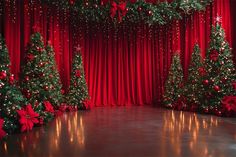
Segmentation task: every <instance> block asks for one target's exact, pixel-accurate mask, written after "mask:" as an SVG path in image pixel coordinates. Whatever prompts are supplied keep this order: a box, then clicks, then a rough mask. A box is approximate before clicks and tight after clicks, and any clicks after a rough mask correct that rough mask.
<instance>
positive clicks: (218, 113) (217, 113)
mask: <svg viewBox="0 0 236 157" xmlns="http://www.w3.org/2000/svg"><path fill="white" fill-rule="evenodd" d="M215 114H216V115H217V116H219V117H221V116H222V112H221V111H220V110H218V109H215Z"/></svg>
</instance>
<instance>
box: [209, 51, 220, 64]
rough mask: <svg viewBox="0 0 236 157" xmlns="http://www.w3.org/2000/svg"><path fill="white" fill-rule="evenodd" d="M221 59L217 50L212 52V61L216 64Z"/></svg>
mask: <svg viewBox="0 0 236 157" xmlns="http://www.w3.org/2000/svg"><path fill="white" fill-rule="evenodd" d="M218 58H219V53H218V52H217V51H216V50H212V51H211V52H210V60H212V61H214V62H216V61H217V60H218Z"/></svg>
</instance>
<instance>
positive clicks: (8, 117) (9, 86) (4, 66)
mask: <svg viewBox="0 0 236 157" xmlns="http://www.w3.org/2000/svg"><path fill="white" fill-rule="evenodd" d="M9 67H10V59H9V54H8V50H7V47H6V44H5V41H4V39H3V38H2V36H1V35H0V117H1V118H0V119H3V120H4V124H3V129H4V130H5V131H6V132H7V133H12V132H14V131H15V130H16V129H17V128H18V124H19V123H18V119H17V110H19V109H21V107H22V106H23V105H25V104H26V100H25V99H24V97H23V95H22V93H21V91H20V90H19V89H18V88H17V87H16V84H15V80H14V75H12V74H11V73H10V68H9ZM0 129H1V128H0Z"/></svg>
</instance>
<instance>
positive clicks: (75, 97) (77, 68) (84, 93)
mask: <svg viewBox="0 0 236 157" xmlns="http://www.w3.org/2000/svg"><path fill="white" fill-rule="evenodd" d="M67 98H68V103H69V104H70V105H73V106H77V107H78V108H79V109H84V108H85V106H84V105H83V102H84V101H85V100H86V99H88V98H89V94H88V87H87V83H86V80H85V74H84V67H83V61H82V55H81V50H80V47H79V46H78V47H77V49H76V52H75V56H74V59H73V64H72V72H71V81H70V88H69V92H68V97H67Z"/></svg>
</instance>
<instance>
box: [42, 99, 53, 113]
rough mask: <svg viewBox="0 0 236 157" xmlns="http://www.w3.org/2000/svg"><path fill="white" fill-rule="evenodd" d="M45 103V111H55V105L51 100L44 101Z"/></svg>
mask: <svg viewBox="0 0 236 157" xmlns="http://www.w3.org/2000/svg"><path fill="white" fill-rule="evenodd" d="M43 104H44V107H45V111H47V112H50V113H54V109H53V106H52V104H51V103H50V102H49V101H44V102H43Z"/></svg>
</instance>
